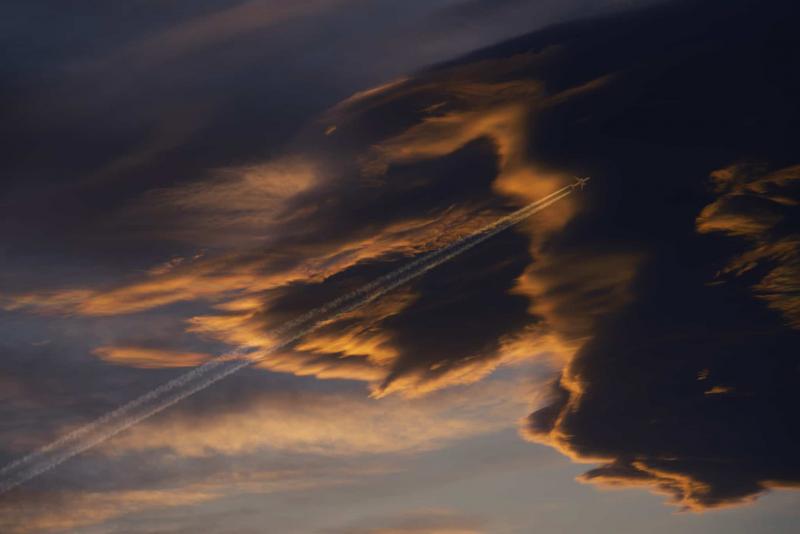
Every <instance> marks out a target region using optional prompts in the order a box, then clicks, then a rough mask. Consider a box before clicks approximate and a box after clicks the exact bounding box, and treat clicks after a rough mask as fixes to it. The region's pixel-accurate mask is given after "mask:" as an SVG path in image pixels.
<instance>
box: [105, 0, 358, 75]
mask: <svg viewBox="0 0 800 534" xmlns="http://www.w3.org/2000/svg"><path fill="white" fill-rule="evenodd" d="M343 2H344V0H311V1H309V2H302V3H297V2H292V1H289V0H249V1H246V2H241V3H239V4H237V5H235V6H233V7H227V8H224V9H219V10H217V11H214V12H212V13H210V14H204V15H199V16H196V17H194V18H191V19H189V20H186V21H182V22H181V23H179V24H176V25H174V26H171V27H169V28H167V29H165V30H162V31H160V32H156V33H155V34H153V35H150V36H147V37H144V38H142V39H140V40H138V41H136V42H133V43H131V44H129V45H128V46H127V47H125V48H124V49H123V50H122V51H119V52H117V57H114V61H127V62H128V64H129V65H130V64H131V62H133V65H137V64H139V65H140V66H141V68H145V67H147V68H152V67H153V66H154V64H160V63H164V62H169V61H176V60H178V59H180V58H181V57H182V56H185V55H187V54H192V53H198V52H202V51H203V50H207V49H209V48H213V47H215V46H220V45H221V44H225V43H226V42H227V41H230V40H232V39H235V38H237V37H242V36H244V35H247V34H249V33H255V32H259V31H264V30H266V29H268V28H270V27H274V26H276V25H278V24H282V23H286V22H287V21H289V20H292V19H295V18H299V17H307V16H311V15H316V14H319V13H323V12H325V11H326V10H328V9H331V8H333V7H335V6H336V5H337V4H341V3H343Z"/></svg>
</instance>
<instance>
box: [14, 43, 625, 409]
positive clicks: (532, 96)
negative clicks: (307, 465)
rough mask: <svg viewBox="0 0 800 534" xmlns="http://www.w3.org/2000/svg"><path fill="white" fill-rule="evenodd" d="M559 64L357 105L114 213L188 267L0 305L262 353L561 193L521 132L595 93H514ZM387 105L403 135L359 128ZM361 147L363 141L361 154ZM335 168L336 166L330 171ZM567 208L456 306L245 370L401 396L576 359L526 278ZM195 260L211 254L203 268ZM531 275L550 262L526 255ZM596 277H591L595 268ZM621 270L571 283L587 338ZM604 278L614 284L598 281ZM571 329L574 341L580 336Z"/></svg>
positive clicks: (310, 341) (443, 303)
mask: <svg viewBox="0 0 800 534" xmlns="http://www.w3.org/2000/svg"><path fill="white" fill-rule="evenodd" d="M557 54H558V51H557V49H551V48H548V49H545V50H543V51H542V52H538V53H532V52H531V53H524V54H519V55H516V56H513V57H511V58H509V59H501V60H487V61H481V62H477V63H474V64H468V65H464V66H454V67H450V68H446V69H443V70H438V71H433V72H431V73H429V74H426V75H422V76H419V77H417V78H415V79H413V80H412V79H405V80H399V81H397V82H395V83H391V84H388V85H386V86H383V87H380V88H377V89H375V90H372V91H366V92H363V93H360V94H357V95H355V96H353V97H352V98H350V99H348V100H346V101H345V102H343V103H342V104H340V105H339V106H336V107H335V108H333V109H332V110H331V111H330V112H329V113H328V114H327V115H326V116H324V117H322V118H321V119H320V121H319V122H320V123H321V124H333V123H335V124H336V125H337V128H336V130H335V131H331V130H330V129H329V128H328V129H327V130H326V131H327V135H325V134H323V135H324V136H323V137H322V138H321V139H316V137H318V136H319V134H318V133H317V134H313V135H312V140H310V142H311V141H313V142H311V146H315V143H316V144H317V145H316V146H319V148H317V149H316V150H315V151H313V152H311V151H308V152H307V153H305V154H301V153H298V154H295V155H293V156H287V157H285V158H282V159H279V160H276V161H274V162H269V163H266V164H263V165H258V166H251V167H244V168H233V169H228V170H224V171H219V172H217V173H216V174H215V175H214V176H212V177H211V178H209V179H207V180H204V181H200V182H195V183H189V184H184V185H179V186H176V187H174V188H171V189H160V190H154V191H151V192H149V193H148V194H147V195H145V197H144V198H143V199H142V200H141V201H140V202H139V204H137V206H136V207H135V208H133V209H132V211H130V212H129V214H128V216H129V217H132V218H134V219H135V220H136V221H137V222H136V224H137V225H138V226H139V228H142V231H146V227H147V221H150V220H152V221H158V224H160V225H161V226H162V228H164V229H162V230H161V235H162V237H167V238H172V239H177V240H181V241H184V242H187V243H189V244H191V245H193V246H194V247H196V248H197V250H200V251H201V252H199V253H197V254H195V255H193V256H192V257H175V258H172V259H171V260H169V261H167V262H166V263H164V264H161V265H159V266H156V267H154V268H152V269H150V270H149V272H148V273H146V274H145V275H144V276H139V277H136V278H133V279H132V280H131V281H130V282H125V283H119V284H114V285H109V286H108V287H105V288H103V287H99V288H92V287H77V288H66V289H57V290H53V291H49V292H33V293H27V294H17V295H13V296H9V297H7V298H6V307H7V308H8V309H32V310H39V311H42V312H45V313H68V314H80V315H89V316H113V315H120V314H129V313H137V312H138V313H140V312H145V311H148V310H151V309H153V308H157V307H161V306H166V305H170V304H174V303H179V302H186V301H204V302H205V303H208V304H210V305H211V307H212V309H213V312H212V313H206V314H201V315H196V316H193V317H191V318H188V319H187V323H188V327H187V328H188V331H189V332H191V333H195V334H199V335H201V336H205V337H207V338H212V339H214V340H218V341H222V342H224V343H226V344H229V345H234V346H241V347H249V348H265V347H268V346H269V345H270V344H271V343H272V339H271V337H270V330H272V329H274V328H275V327H277V326H279V325H280V323H281V322H282V321H285V320H289V319H291V318H292V317H293V315H297V314H299V313H302V312H303V311H305V310H306V309H310V308H311V307H313V306H314V305H318V304H321V303H323V302H325V300H327V299H331V298H335V297H336V296H337V295H339V294H342V293H343V292H346V291H347V289H348V288H351V287H355V284H356V283H359V282H363V281H368V280H369V279H370V278H372V277H375V276H378V275H379V274H380V273H381V272H384V271H385V269H386V268H387V267H389V266H391V265H392V264H393V263H395V262H397V261H402V259H403V258H404V257H409V256H411V255H413V254H417V253H420V252H424V251H427V250H431V249H433V248H436V247H439V246H442V245H443V244H445V243H448V242H451V241H453V240H455V239H456V238H457V237H458V236H461V235H464V234H466V233H468V232H470V231H472V230H473V229H475V228H477V227H479V226H481V225H483V224H485V223H486V222H487V221H489V220H491V219H493V218H496V217H497V216H498V214H499V213H502V212H503V210H504V209H506V205H512V206H513V205H522V204H527V203H530V202H532V201H534V200H536V199H538V198H541V197H543V196H545V195H546V194H548V193H550V192H552V191H554V190H555V189H557V188H559V187H562V186H563V185H564V184H565V183H568V182H569V180H571V178H570V177H569V176H568V175H567V174H565V173H563V172H557V171H553V170H546V169H542V168H539V167H537V166H536V165H535V164H534V163H533V162H532V161H531V160H530V159H529V158H528V156H527V154H526V143H527V142H528V135H529V133H528V124H529V121H530V120H531V119H533V118H534V117H535V115H536V113H537V112H538V111H539V110H541V109H547V108H548V107H550V106H554V105H561V104H563V103H564V102H567V101H569V99H571V98H575V97H577V96H579V95H582V94H587V93H591V92H592V91H595V90H597V89H598V88H600V87H602V86H603V84H604V83H606V81H607V77H602V76H601V77H598V78H596V79H590V80H587V81H583V82H581V83H577V84H575V85H574V86H570V87H567V88H565V89H564V90H561V91H558V92H555V93H553V94H549V93H547V92H546V91H545V90H544V88H543V86H542V85H541V84H540V83H539V82H537V81H535V80H526V79H519V80H516V79H514V77H515V76H519V75H520V74H522V73H525V72H528V71H529V70H531V69H535V68H536V67H537V65H539V64H540V63H542V62H543V61H552V60H553V59H552V58H553V57H557ZM397 106H407V107H408V108H409V117H414V118H415V119H416V121H415V122H407V121H405V120H404V121H401V122H399V123H398V124H393V125H390V124H385V125H383V126H382V127H379V128H378V130H377V131H373V130H374V129H375V128H374V127H373V126H372V125H371V122H372V119H371V117H372V116H375V115H383V114H388V113H391V112H393V111H392V110H394V108H395V107H397ZM534 120H535V119H534ZM320 130H322V128H320ZM365 135H373V136H377V139H376V140H375V141H372V142H370V143H368V144H365V143H364V142H363V140H362V139H361V138H362V137H363V136H365ZM314 139H316V140H314ZM343 154H349V155H350V157H349V158H348V159H347V160H344V161H343ZM387 206H395V209H386V208H387ZM576 209H577V207H576V205H575V203H574V202H573V201H572V200H571V199H567V201H565V202H562V204H561V205H560V206H559V209H558V210H551V211H550V212H544V213H542V214H541V215H537V216H536V217H535V218H532V220H531V221H530V222H529V223H527V225H526V226H525V227H524V230H525V233H527V234H528V237H527V238H520V237H518V236H513V235H510V236H507V237H504V238H503V240H504V241H506V242H509V243H513V242H514V241H516V242H517V243H515V244H512V245H511V246H512V247H514V249H515V250H516V252H512V253H510V254H508V253H505V257H503V258H498V257H497V255H496V254H495V253H494V252H493V250H492V247H491V246H487V247H485V250H484V251H478V252H476V254H475V256H474V257H473V258H472V259H471V260H470V266H469V269H470V271H471V273H472V274H470V275H469V276H470V277H471V278H472V281H471V282H470V283H469V284H468V285H467V286H461V287H459V288H458V289H457V290H456V291H457V293H461V296H460V297H458V298H454V296H455V294H456V293H453V291H450V290H448V289H447V286H446V285H444V286H443V285H441V283H437V282H435V281H434V282H432V284H433V285H430V286H428V287H426V288H425V289H424V290H422V291H420V290H415V289H408V290H404V291H401V292H399V293H397V294H395V295H391V296H389V297H387V298H386V299H383V300H381V301H379V302H376V303H374V304H372V305H370V306H368V307H367V308H365V309H363V310H358V311H356V312H353V313H350V314H348V315H346V316H345V317H342V318H341V319H339V320H337V321H335V322H334V323H333V324H331V325H329V326H328V327H327V328H325V329H323V330H321V331H319V332H318V333H315V334H313V335H311V336H309V337H308V338H307V339H305V340H302V341H301V342H299V343H298V344H296V346H295V347H294V348H293V350H291V351H289V352H288V353H286V352H284V353H278V354H270V355H267V356H266V357H265V358H264V359H263V360H262V361H261V362H260V363H259V366H260V367H262V368H265V369H268V370H271V371H279V372H289V373H293V374H296V375H300V376H307V375H311V376H316V377H318V378H339V379H354V380H363V381H366V382H368V383H370V386H371V389H372V393H373V395H375V396H383V395H386V394H390V393H392V392H402V393H403V394H405V395H406V396H416V395H421V394H424V393H427V392H430V391H434V390H436V389H439V388H441V387H445V386H448V385H454V384H465V383H470V382H475V381H477V380H480V379H482V378H484V377H485V376H487V375H488V374H489V373H491V372H492V371H493V370H494V369H496V368H497V367H498V366H501V365H504V364H510V363H514V362H518V361H521V360H525V359H527V358H530V357H532V356H537V355H545V354H552V353H554V352H556V351H565V350H566V351H571V350H574V347H575V346H577V345H576V343H574V342H573V341H574V340H572V339H570V340H569V341H570V342H567V341H565V340H563V339H561V338H559V337H558V336H556V334H555V333H554V332H557V331H554V330H552V328H551V326H552V325H550V324H549V321H551V320H553V321H557V320H559V319H558V318H557V317H556V315H557V313H553V311H552V310H550V309H548V306H549V307H550V308H557V307H558V306H560V304H552V305H548V304H545V303H546V302H549V301H551V300H554V299H557V298H561V297H555V296H550V295H544V293H545V292H546V291H547V289H545V286H548V287H549V286H550V285H551V282H550V281H545V280H543V277H546V276H547V274H546V273H545V271H546V268H537V269H535V270H532V269H530V268H527V269H526V264H527V263H528V262H529V259H530V257H537V256H539V255H540V254H539V251H540V248H541V246H542V244H543V243H544V241H545V240H546V238H547V236H549V235H551V234H552V233H553V232H555V231H557V230H558V229H560V228H562V227H563V226H564V225H565V224H566V222H567V221H568V220H569V218H570V217H571V216H572V215H573V214H574V213H575V211H576ZM412 210H413V211H412ZM363 220H366V221H368V223H367V225H366V226H365V225H364V224H363V223H362V221H363ZM142 221H144V222H142ZM171 229H172V230H171ZM230 235H233V236H234V238H233V239H231V238H229V237H227V236H230ZM526 241H527V244H526ZM254 243H257V246H258V248H253V246H254V245H253V244H254ZM220 245H222V249H223V250H222V251H219V249H220ZM209 246H215V247H216V249H217V252H216V253H212V252H206V251H205V247H209ZM505 246H506V247H507V246H508V245H505ZM573 254H575V253H574V252H573ZM541 261H542V265H544V264H545V263H547V262H550V261H560V260H547V259H546V258H545V257H544V256H542V258H541ZM565 261H566V262H569V261H570V260H565ZM600 261H602V262H605V263H607V266H603V267H601V268H600ZM633 261H634V260H632V259H628V258H627V257H626V256H624V255H619V256H614V255H612V256H611V257H609V258H607V259H603V260H599V261H598V262H595V269H593V271H592V273H590V274H591V276H590V277H588V278H585V277H581V276H580V274H581V273H580V272H576V273H574V274H573V275H572V276H573V282H574V283H577V286H576V287H577V288H579V289H577V291H584V292H591V291H598V290H602V291H606V290H608V291H609V292H610V293H609V296H608V297H598V298H597V299H595V300H597V302H592V303H587V304H585V306H586V307H587V308H591V309H587V311H586V313H587V314H588V316H587V318H586V319H583V321H585V322H591V320H592V315H593V314H596V313H598V312H599V310H601V309H602V308H603V307H605V306H613V305H614V303H613V302H611V301H617V300H621V298H622V296H621V295H617V292H618V291H622V289H619V290H618V289H615V288H616V287H617V286H619V287H622V286H624V285H625V283H626V280H627V277H626V273H627V272H628V270H629V267H628V266H629V265H632V262H633ZM464 265H465V264H464V263H462V262H456V263H455V265H454V266H453V267H447V268H446V270H445V271H444V274H442V275H440V277H441V278H440V279H442V280H443V279H446V278H452V276H453V273H454V272H455V271H454V270H463V269H464ZM620 265H622V270H621V271H618V272H617V274H615V275H610V274H608V271H610V270H617V269H618V268H619V267H620ZM559 270H560V271H563V269H559ZM432 278H433V280H436V279H437V278H439V277H437V276H436V275H434V276H433V277H432ZM584 278H585V279H584ZM423 284H426V285H427V283H426V282H423ZM437 285H438V287H437ZM598 285H599V287H597V286H598ZM556 291H558V290H556ZM572 291H573V290H570V292H572ZM533 300H536V301H539V302H538V303H532V301H533ZM487 301H495V302H496V304H495V305H494V307H495V308H496V310H493V309H492V308H487V307H486V306H485V303H486V302H487ZM432 306H433V307H432ZM466 307H469V308H470V310H471V311H470V313H469V320H470V321H473V322H474V323H475V324H476V325H480V326H479V327H477V328H471V329H470V331H469V333H466V332H463V323H462V318H463V317H464V316H465V310H466ZM534 326H535V329H536V331H537V332H538V334H537V335H536V336H535V337H536V338H537V340H536V341H535V342H534V344H533V345H531V346H530V347H529V349H528V351H527V353H526V354H524V355H523V354H522V353H521V352H520V351H519V350H517V351H516V353H513V351H507V350H505V348H506V347H508V346H510V345H513V344H514V340H519V339H520V338H521V337H524V336H525V335H526V334H527V333H529V332H530V331H531V329H532V328H534ZM581 329H582V330H584V332H583V334H585V333H586V332H585V330H586V325H582V327H581ZM434 330H440V331H446V332H456V331H459V330H462V333H460V334H459V337H460V338H461V339H460V342H459V343H458V344H454V343H452V341H448V342H447V346H446V347H444V346H443V347H437V346H436V342H435V341H434V340H435V339H436V336H435V335H434ZM569 334H570V336H572V334H574V332H569ZM529 337H530V336H529ZM516 346H517V347H519V346H520V345H519V342H517V344H516ZM568 346H569V348H568ZM94 352H95V354H97V355H98V356H99V357H101V358H102V359H103V360H105V361H106V362H114V363H117V364H120V365H126V364H127V365H130V366H134V367H148V366H149V367H168V366H170V365H171V364H172V365H174V366H181V365H183V364H182V363H181V361H184V362H186V361H189V360H188V359H187V358H171V357H161V358H159V356H158V354H156V353H155V352H153V351H148V350H145V351H139V352H138V354H137V353H135V351H134V350H132V349H131V347H126V346H123V347H115V348H110V347H100V348H97V349H95V351H94ZM567 357H568V355H561V356H560V359H561V360H562V361H563V360H565V359H567ZM194 360H198V357H197V356H194Z"/></svg>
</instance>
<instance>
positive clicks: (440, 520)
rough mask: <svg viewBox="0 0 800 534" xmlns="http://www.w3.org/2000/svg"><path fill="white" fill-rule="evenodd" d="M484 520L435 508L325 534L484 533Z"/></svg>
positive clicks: (367, 521)
mask: <svg viewBox="0 0 800 534" xmlns="http://www.w3.org/2000/svg"><path fill="white" fill-rule="evenodd" d="M485 523H486V522H485V521H483V520H482V519H481V518H479V517H475V516H471V515H466V514H463V513H460V512H458V511H456V510H449V509H433V510H417V511H412V512H407V513H405V514H403V515H399V516H392V517H376V518H368V519H364V520H362V521H360V522H359V524H358V525H353V526H349V527H341V528H332V529H326V530H325V531H324V532H325V534H483V533H484V532H488V531H487V530H486V527H485Z"/></svg>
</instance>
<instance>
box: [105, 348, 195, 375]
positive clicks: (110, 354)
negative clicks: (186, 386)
mask: <svg viewBox="0 0 800 534" xmlns="http://www.w3.org/2000/svg"><path fill="white" fill-rule="evenodd" d="M92 352H93V354H94V355H95V356H97V357H98V358H100V359H101V360H103V361H104V362H108V363H111V364H114V365H125V366H127V367H137V368H139V369H163V368H170V367H194V366H197V365H200V364H202V363H204V362H206V361H207V360H208V359H209V358H210V357H211V356H209V355H208V354H202V353H198V352H179V351H171V350H164V349H155V348H149V347H131V346H103V347H97V348H96V349H94V351H92Z"/></svg>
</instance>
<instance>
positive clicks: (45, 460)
mask: <svg viewBox="0 0 800 534" xmlns="http://www.w3.org/2000/svg"><path fill="white" fill-rule="evenodd" d="M573 190H574V186H573V185H568V186H566V187H564V188H562V189H559V190H558V191H555V192H554V193H551V194H550V195H548V196H546V197H544V198H542V199H540V200H537V201H536V202H533V203H532V204H528V205H527V206H525V207H523V208H521V209H519V210H517V211H515V212H513V213H510V214H509V215H506V216H504V217H501V218H499V219H497V220H496V221H494V222H493V223H491V224H488V225H486V226H484V227H483V228H481V229H479V230H476V231H475V232H473V233H471V234H469V235H468V236H465V237H462V238H461V239H458V240H457V241H455V242H453V243H451V244H449V245H446V246H444V247H442V248H440V249H437V250H434V251H431V252H428V253H426V254H424V255H422V256H421V257H419V258H417V259H416V260H413V261H411V262H409V263H408V264H406V265H404V266H403V267H400V268H399V269H396V270H394V271H392V272H390V273H388V274H385V275H383V276H381V277H379V278H378V279H376V280H374V281H373V282H370V283H369V284H366V285H364V286H361V287H360V288H358V289H356V290H354V291H352V292H350V293H348V294H346V295H344V296H341V297H339V298H337V299H335V300H333V301H331V302H329V303H327V304H325V305H323V306H320V307H318V308H315V309H313V310H311V311H309V312H307V313H305V314H303V315H301V316H299V317H297V318H296V319H294V320H292V321H289V322H288V323H286V324H284V325H282V326H281V327H279V328H278V329H277V330H276V331H275V332H274V337H275V339H276V341H275V343H274V344H273V345H272V346H270V347H268V348H267V349H262V350H258V351H249V352H248V351H244V350H238V351H234V352H232V353H229V354H224V355H222V356H219V357H217V358H215V359H213V360H211V361H209V362H207V363H205V364H203V365H200V366H198V367H195V368H194V369H192V370H191V371H188V372H186V373H184V374H182V375H180V376H178V377H176V378H174V379H172V380H170V381H169V382H166V383H165V384H162V385H161V386H159V387H157V388H156V389H154V390H152V391H150V392H149V393H146V394H144V395H142V396H141V397H139V398H137V399H134V400H132V401H130V402H128V403H127V404H125V405H123V406H120V407H119V408H117V409H116V410H113V411H111V412H109V413H107V414H106V415H104V416H102V417H100V418H99V419H96V420H95V421H93V422H92V423H89V424H87V425H85V426H83V427H81V428H78V429H77V430H74V431H73V432H70V433H68V434H66V435H64V436H62V437H61V438H59V439H57V440H55V441H53V442H52V443H50V444H48V445H45V446H44V447H42V448H40V449H38V450H36V451H34V452H32V453H30V454H28V455H27V456H24V457H22V458H20V459H18V460H16V461H14V462H12V463H10V464H8V465H7V466H5V467H4V468H3V469H0V477H2V478H1V479H0V493H5V492H7V491H9V490H11V489H13V488H15V487H17V486H19V485H20V484H23V483H25V482H27V481H28V480H31V479H32V478H34V477H36V476H38V475H40V474H42V473H45V472H47V471H49V470H50V469H53V468H54V467H57V466H58V465H59V464H61V463H62V462H65V461H67V460H69V459H70V458H72V457H73V456H75V455H77V454H80V453H82V452H84V451H86V450H88V449H91V448H92V447H94V446H95V445H98V444H100V443H102V442H103V441H105V440H107V439H109V438H111V437H112V436H115V435H116V434H119V433H120V432H122V431H123V430H125V429H127V428H130V427H131V426H133V425H135V424H137V423H139V422H140V421H143V420H145V419H147V418H148V417H150V416H152V415H154V414H157V413H158V412H160V411H162V410H164V409H166V408H168V407H170V406H172V405H173V404H175V403H177V402H179V401H181V400H182V399H184V398H186V397H188V396H189V395H192V394H194V393H196V392H198V391H200V390H203V389H205V388H207V387H208V386H210V385H211V384H213V383H215V382H217V381H219V380H222V379H223V378H225V377H226V376H228V375H230V374H232V373H235V372H236V371H238V370H240V369H242V368H244V367H247V366H249V365H252V364H253V363H256V362H258V361H259V360H261V359H263V358H264V357H266V356H267V355H268V354H270V353H272V352H275V351H277V350H280V349H282V348H285V347H286V346H287V345H289V344H291V343H293V342H294V341H297V340H298V339H299V338H301V337H303V336H305V335H306V334H309V333H311V332H313V331H314V330H316V329H318V328H320V327H321V326H323V325H324V324H326V323H329V322H330V321H332V320H334V319H336V318H337V317H339V316H340V315H341V314H343V313H346V312H349V311H351V310H354V309H356V308H358V307H360V306H363V305H364V304H367V303H369V302H371V301H373V300H375V299H377V298H379V297H381V296H382V295H384V294H386V293H388V292H389V291H391V290H393V289H395V288H396V287H398V286H400V285H402V284H404V283H406V282H408V281H410V280H412V279H414V278H416V277H418V276H421V275H422V274H424V273H426V272H428V271H430V270H431V269H433V268H434V267H437V266H438V265H441V264H442V263H444V262H446V261H448V260H450V259H452V258H454V257H456V256H458V255H459V254H461V253H462V252H464V251H466V250H469V249H471V248H472V247H474V246H475V245H477V244H479V243H481V242H483V241H485V240H487V239H489V238H490V237H492V236H494V235H496V234H497V233H499V232H502V231H503V230H505V229H507V228H509V227H511V226H514V225H516V224H518V223H519V222H521V221H522V220H524V219H526V218H527V217H529V216H531V215H533V214H534V213H536V212H538V211H541V210H543V209H545V208H546V207H548V206H550V205H552V204H554V203H556V202H558V201H559V200H561V199H562V198H564V197H566V196H568V195H569V194H570V193H571V192H572V191H573Z"/></svg>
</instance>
